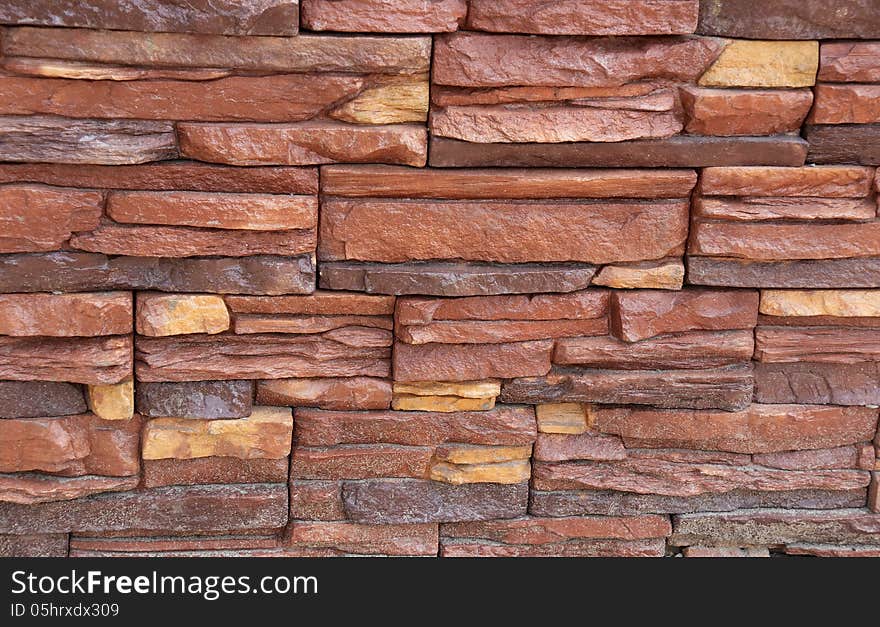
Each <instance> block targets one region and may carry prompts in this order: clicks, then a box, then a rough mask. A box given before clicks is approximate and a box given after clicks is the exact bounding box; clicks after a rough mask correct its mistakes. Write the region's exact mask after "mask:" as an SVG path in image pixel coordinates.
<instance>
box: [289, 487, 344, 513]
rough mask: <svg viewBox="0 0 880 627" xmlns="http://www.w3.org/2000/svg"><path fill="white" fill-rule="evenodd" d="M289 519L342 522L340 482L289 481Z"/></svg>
mask: <svg viewBox="0 0 880 627" xmlns="http://www.w3.org/2000/svg"><path fill="white" fill-rule="evenodd" d="M290 518H291V519H293V520H295V519H306V520H342V519H344V518H345V512H344V511H343V509H342V482H341V481H300V480H291V481H290Z"/></svg>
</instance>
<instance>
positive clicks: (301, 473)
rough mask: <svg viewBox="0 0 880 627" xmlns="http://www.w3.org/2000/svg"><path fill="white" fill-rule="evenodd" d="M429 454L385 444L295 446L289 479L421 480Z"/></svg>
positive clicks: (428, 463) (429, 450) (426, 451)
mask: <svg viewBox="0 0 880 627" xmlns="http://www.w3.org/2000/svg"><path fill="white" fill-rule="evenodd" d="M431 454H432V451H431V449H429V448H426V447H415V446H414V447H403V446H392V445H387V444H378V445H369V446H336V447H333V448H327V449H316V448H307V447H304V446H297V447H295V448H294V450H293V455H292V457H291V461H290V476H291V478H292V479H316V480H338V479H376V478H382V477H385V478H389V477H400V478H405V477H412V478H416V479H421V478H424V477H425V476H426V474H427V472H428V467H429V465H430V462H431Z"/></svg>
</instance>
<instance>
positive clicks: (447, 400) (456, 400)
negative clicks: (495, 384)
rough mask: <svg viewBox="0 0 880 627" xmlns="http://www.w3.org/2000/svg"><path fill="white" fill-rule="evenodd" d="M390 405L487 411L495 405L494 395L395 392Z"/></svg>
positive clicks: (415, 409)
mask: <svg viewBox="0 0 880 627" xmlns="http://www.w3.org/2000/svg"><path fill="white" fill-rule="evenodd" d="M391 407H392V408H393V409H396V410H399V411H439V412H455V411H488V410H490V409H492V408H493V407H495V397H494V396H493V397H490V398H461V397H458V396H418V395H414V394H395V395H394V398H393V399H392V400H391Z"/></svg>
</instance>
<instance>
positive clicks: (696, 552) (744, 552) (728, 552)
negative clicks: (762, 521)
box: [682, 546, 770, 558]
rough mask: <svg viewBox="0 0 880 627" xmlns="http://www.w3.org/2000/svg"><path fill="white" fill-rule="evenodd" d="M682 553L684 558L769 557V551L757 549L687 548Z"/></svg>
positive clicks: (731, 547)
mask: <svg viewBox="0 0 880 627" xmlns="http://www.w3.org/2000/svg"><path fill="white" fill-rule="evenodd" d="M682 553H683V554H684V556H685V557H724V558H727V557H770V551H768V550H767V549H766V548H759V547H734V546H720V547H716V546H687V547H685V548H684V550H683V551H682Z"/></svg>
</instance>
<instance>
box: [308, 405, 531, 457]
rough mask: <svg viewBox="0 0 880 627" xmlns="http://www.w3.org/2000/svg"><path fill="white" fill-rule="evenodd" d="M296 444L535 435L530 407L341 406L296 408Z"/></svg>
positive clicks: (509, 441) (514, 440)
mask: <svg viewBox="0 0 880 627" xmlns="http://www.w3.org/2000/svg"><path fill="white" fill-rule="evenodd" d="M295 414H296V415H295V422H296V439H297V445H299V446H312V447H327V446H337V445H340V444H378V443H386V444H397V445H401V446H434V445H438V444H443V443H447V442H459V443H467V444H475V445H484V446H490V445H496V446H502V445H503V446H523V445H528V444H531V443H532V442H534V440H535V437H536V428H535V414H534V411H533V410H532V408H531V407H510V406H504V407H502V406H496V407H495V409H492V410H489V411H473V412H452V413H445V412H406V411H371V412H355V411H351V412H340V411H322V410H317V409H305V408H297V409H296V411H295Z"/></svg>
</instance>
